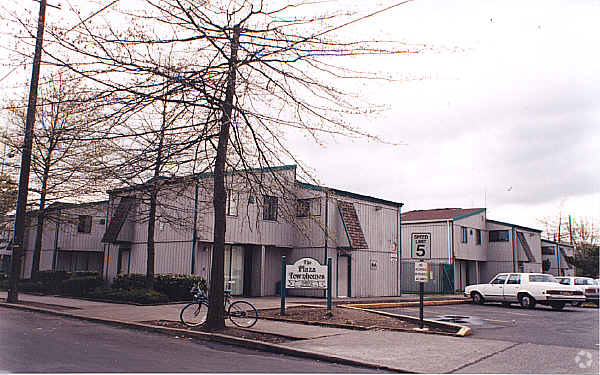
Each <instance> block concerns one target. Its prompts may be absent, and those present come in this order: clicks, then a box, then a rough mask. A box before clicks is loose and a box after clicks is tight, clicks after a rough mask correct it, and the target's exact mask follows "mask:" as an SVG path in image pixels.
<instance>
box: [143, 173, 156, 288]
mask: <svg viewBox="0 0 600 375" xmlns="http://www.w3.org/2000/svg"><path fill="white" fill-rule="evenodd" d="M154 183H155V185H154V186H153V187H152V192H151V193H150V210H149V212H148V237H147V240H148V247H147V253H148V254H147V259H146V282H145V285H144V286H145V287H146V288H148V289H152V288H153V287H154V254H155V248H154V228H155V227H156V196H157V187H156V183H158V181H154Z"/></svg>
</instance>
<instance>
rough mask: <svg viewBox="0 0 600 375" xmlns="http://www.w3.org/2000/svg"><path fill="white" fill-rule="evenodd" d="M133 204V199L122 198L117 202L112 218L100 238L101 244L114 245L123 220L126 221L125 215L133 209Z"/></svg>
mask: <svg viewBox="0 0 600 375" xmlns="http://www.w3.org/2000/svg"><path fill="white" fill-rule="evenodd" d="M134 203H135V198H134V197H123V198H121V201H119V205H118V206H117V209H116V210H115V213H114V215H113V217H112V218H111V220H110V224H109V225H108V228H107V229H106V232H105V233H104V236H102V242H109V243H115V242H116V241H117V238H118V237H119V233H120V232H121V228H122V227H123V224H124V223H125V219H127V215H128V214H129V211H130V210H131V208H132V207H133V205H134Z"/></svg>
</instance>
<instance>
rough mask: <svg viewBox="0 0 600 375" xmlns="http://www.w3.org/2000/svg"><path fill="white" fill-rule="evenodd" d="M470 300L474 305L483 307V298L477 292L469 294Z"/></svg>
mask: <svg viewBox="0 0 600 375" xmlns="http://www.w3.org/2000/svg"><path fill="white" fill-rule="evenodd" d="M471 298H473V303H474V304H475V305H483V296H482V295H481V294H479V293H478V292H473V294H471Z"/></svg>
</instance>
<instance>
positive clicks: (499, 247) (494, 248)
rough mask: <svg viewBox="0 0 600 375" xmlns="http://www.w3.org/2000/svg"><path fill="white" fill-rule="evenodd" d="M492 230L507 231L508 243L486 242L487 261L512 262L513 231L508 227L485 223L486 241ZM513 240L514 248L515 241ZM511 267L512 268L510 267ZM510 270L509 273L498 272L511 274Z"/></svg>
mask: <svg viewBox="0 0 600 375" xmlns="http://www.w3.org/2000/svg"><path fill="white" fill-rule="evenodd" d="M492 230H507V231H508V241H501V242H489V241H488V246H487V247H488V255H487V260H488V261H491V262H508V263H511V264H512V262H513V258H514V256H513V234H514V233H513V231H512V228H511V227H510V226H506V225H501V224H497V223H492V222H489V221H488V223H487V233H486V234H485V236H486V241H487V240H488V239H489V232H490V231H492ZM514 240H515V246H516V241H517V239H516V238H514ZM511 267H512V266H511ZM511 271H512V268H511V269H510V270H509V271H498V272H511Z"/></svg>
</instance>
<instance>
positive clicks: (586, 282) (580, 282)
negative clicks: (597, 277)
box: [575, 279, 594, 285]
mask: <svg viewBox="0 0 600 375" xmlns="http://www.w3.org/2000/svg"><path fill="white" fill-rule="evenodd" d="M575 285H594V282H593V281H592V280H588V279H575Z"/></svg>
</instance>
